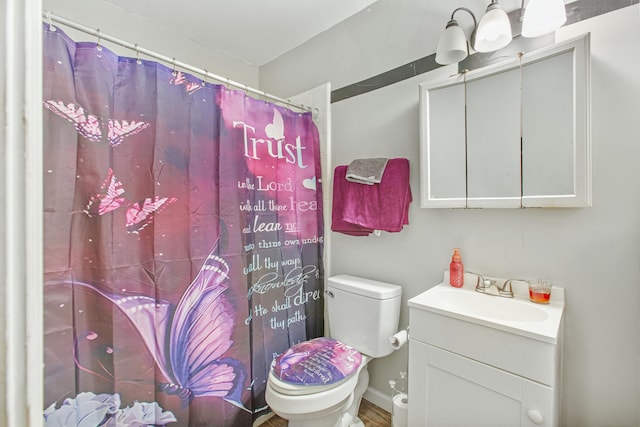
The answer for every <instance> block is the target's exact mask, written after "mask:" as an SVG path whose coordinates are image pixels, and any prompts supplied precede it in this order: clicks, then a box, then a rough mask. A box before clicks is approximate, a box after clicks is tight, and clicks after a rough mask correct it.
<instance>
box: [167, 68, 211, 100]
mask: <svg viewBox="0 0 640 427" xmlns="http://www.w3.org/2000/svg"><path fill="white" fill-rule="evenodd" d="M172 76H173V77H171V79H170V80H169V83H170V84H172V85H175V86H178V85H181V84H184V85H185V91H186V92H187V93H188V94H189V95H191V94H192V93H194V92H195V91H197V90H199V89H201V88H202V87H203V86H204V82H203V83H197V82H191V81H189V80H187V78H186V76H185V74H184V73H183V72H181V71H175V72H174V73H173V74H172Z"/></svg>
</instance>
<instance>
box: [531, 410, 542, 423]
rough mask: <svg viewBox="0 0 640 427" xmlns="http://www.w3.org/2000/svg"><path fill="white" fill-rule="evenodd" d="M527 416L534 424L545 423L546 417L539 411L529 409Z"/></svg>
mask: <svg viewBox="0 0 640 427" xmlns="http://www.w3.org/2000/svg"><path fill="white" fill-rule="evenodd" d="M527 416H528V417H529V419H530V420H531V421H532V422H533V423H534V424H537V425H540V424H542V423H544V417H543V416H542V414H541V413H540V412H539V411H536V410H535V409H529V410H528V411H527Z"/></svg>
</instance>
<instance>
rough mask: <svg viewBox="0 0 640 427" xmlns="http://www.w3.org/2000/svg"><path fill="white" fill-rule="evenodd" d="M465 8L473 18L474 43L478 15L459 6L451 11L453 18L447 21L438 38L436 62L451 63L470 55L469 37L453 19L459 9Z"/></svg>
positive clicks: (472, 35) (472, 38)
mask: <svg viewBox="0 0 640 427" xmlns="http://www.w3.org/2000/svg"><path fill="white" fill-rule="evenodd" d="M459 10H464V11H465V12H468V13H469V15H471V18H473V32H472V33H471V37H470V38H471V44H472V45H473V42H474V39H475V31H476V26H477V24H476V17H475V15H474V14H473V12H471V11H470V10H469V9H467V8H466V7H459V8H457V9H456V10H454V11H453V13H451V19H450V20H449V22H447V26H446V27H445V29H444V31H443V32H442V35H441V36H440V39H439V40H438V47H437V48H436V62H437V63H438V64H440V65H449V64H454V63H456V62H460V61H462V60H463V59H464V58H466V57H467V55H469V45H468V44H467V38H466V36H465V35H464V31H462V28H460V26H458V21H456V20H455V19H453V15H455V14H456V12H457V11H459Z"/></svg>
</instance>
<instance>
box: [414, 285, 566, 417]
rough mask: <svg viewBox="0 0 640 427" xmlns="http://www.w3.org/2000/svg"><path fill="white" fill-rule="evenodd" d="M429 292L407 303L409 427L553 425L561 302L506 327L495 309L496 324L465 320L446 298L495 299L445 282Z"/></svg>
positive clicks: (504, 315) (506, 320) (556, 406)
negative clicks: (408, 332) (543, 311)
mask: <svg viewBox="0 0 640 427" xmlns="http://www.w3.org/2000/svg"><path fill="white" fill-rule="evenodd" d="M470 281H471V282H473V280H470ZM466 282H467V280H465V283H466ZM467 286H468V285H465V288H466V287H467ZM430 291H431V294H429V292H430ZM430 291H427V292H425V293H423V294H421V295H418V296H416V297H414V298H412V299H410V300H409V325H410V331H411V334H410V340H409V393H408V395H409V413H408V425H409V426H426V427H430V426H434V427H443V426H452V427H453V426H474V427H483V426H486V427H500V426H504V427H516V426H530V427H533V426H545V427H553V426H557V425H558V418H559V407H560V405H559V397H560V369H561V350H562V334H561V331H562V312H563V310H564V295H556V301H555V303H554V304H555V306H553V307H550V308H551V310H555V312H549V313H550V314H548V315H547V316H546V317H545V318H544V319H543V317H544V316H542V315H540V316H539V317H538V318H537V319H539V320H531V321H530V322H529V321H527V322H523V321H522V320H523V319H518V320H517V321H513V322H512V321H510V320H509V314H508V313H507V312H504V313H500V310H497V311H496V310H494V306H492V307H491V310H490V311H491V312H492V313H495V317H493V316H494V314H491V315H490V316H489V317H487V316H483V315H474V314H471V313H468V312H467V311H466V310H467V309H466V308H465V304H461V306H460V307H456V303H455V301H454V302H452V301H453V299H452V298H451V295H454V298H455V296H456V294H455V293H456V292H470V293H474V294H475V295H473V297H479V298H501V297H497V296H489V295H482V294H478V293H477V292H474V290H473V289H469V288H467V289H466V290H465V289H464V288H463V289H462V290H458V289H454V288H451V287H450V286H449V285H445V284H444V283H443V284H440V285H438V286H437V287H436V288H433V289H432V290H430ZM556 291H557V289H556ZM450 293H451V294H450ZM558 293H560V292H558ZM434 294H438V295H435V296H434ZM445 294H446V295H447V296H446V298H445V299H444V300H442V301H444V302H443V303H440V302H439V301H438V298H440V296H439V295H445ZM458 295H462V294H458ZM521 295H522V293H521ZM467 296H468V295H467ZM503 299H505V298H503ZM516 299H517V297H516ZM480 301H481V300H480ZM559 301H560V302H559ZM492 302H496V301H492ZM505 303H507V304H508V303H509V302H508V301H505ZM531 304H533V303H531ZM467 307H468V306H467ZM479 312H480V311H479ZM541 313H542V311H541ZM523 315H525V314H523ZM532 319H533V318H532ZM527 323H530V324H532V325H530V326H532V327H531V328H529V327H528V326H525V327H524V328H521V326H522V325H526V324H527ZM536 323H537V325H533V324H536ZM543 323H544V325H543Z"/></svg>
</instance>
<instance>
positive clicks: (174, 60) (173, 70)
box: [171, 57, 177, 77]
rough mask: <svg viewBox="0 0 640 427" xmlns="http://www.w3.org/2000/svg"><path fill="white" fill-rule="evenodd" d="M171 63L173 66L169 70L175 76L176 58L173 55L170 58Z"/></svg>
mask: <svg viewBox="0 0 640 427" xmlns="http://www.w3.org/2000/svg"><path fill="white" fill-rule="evenodd" d="M171 64H172V65H173V68H172V70H171V75H172V76H174V77H175V76H176V74H177V72H176V58H175V57H174V58H173V59H172V60H171Z"/></svg>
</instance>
